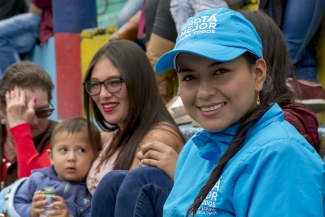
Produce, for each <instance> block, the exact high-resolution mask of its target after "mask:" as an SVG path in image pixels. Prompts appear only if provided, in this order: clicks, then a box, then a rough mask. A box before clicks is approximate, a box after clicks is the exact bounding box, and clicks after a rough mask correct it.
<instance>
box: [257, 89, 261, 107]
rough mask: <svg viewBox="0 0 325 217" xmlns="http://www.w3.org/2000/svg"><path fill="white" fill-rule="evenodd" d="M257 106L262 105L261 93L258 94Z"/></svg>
mask: <svg viewBox="0 0 325 217" xmlns="http://www.w3.org/2000/svg"><path fill="white" fill-rule="evenodd" d="M256 103H257V105H260V104H261V100H260V92H257V102H256Z"/></svg>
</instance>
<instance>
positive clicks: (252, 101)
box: [156, 9, 325, 216]
mask: <svg viewBox="0 0 325 217" xmlns="http://www.w3.org/2000/svg"><path fill="white" fill-rule="evenodd" d="M170 67H174V68H175V69H176V71H177V72H178V76H179V81H180V96H181V98H182V101H183V103H184V107H185V109H186V111H187V113H188V114H189V115H190V116H191V118H193V119H194V120H195V121H197V122H198V123H199V124H201V125H202V127H203V128H204V129H205V130H203V131H201V132H199V133H197V134H196V135H195V136H193V137H192V138H191V139H190V140H189V141H188V142H187V144H186V145H185V146H184V148H183V150H182V152H181V153H180V155H179V158H178V162H177V167H176V172H175V176H174V186H173V189H172V191H171V193H170V194H169V197H168V199H167V201H166V203H165V205H164V216H185V215H188V216H192V215H193V214H195V216H324V204H323V203H324V183H325V182H324V181H325V178H324V177H325V176H324V175H325V173H324V163H323V161H322V159H321V158H320V157H319V155H318V154H317V152H316V151H315V149H313V148H312V147H311V146H310V144H309V143H308V142H307V141H306V140H305V138H303V137H302V136H301V135H300V134H299V133H298V132H297V130H296V129H295V128H294V127H293V126H292V125H291V124H289V123H288V122H287V121H285V120H284V114H283V111H282V109H281V108H280V107H279V105H278V104H277V103H274V97H273V94H275V92H276V88H277V87H273V86H272V80H271V77H270V76H268V73H267V66H266V63H265V61H264V59H263V56H262V43H261V40H260V38H259V36H258V34H257V33H256V30H255V28H254V27H253V25H252V24H251V23H250V22H248V21H247V20H246V19H245V18H244V17H243V16H242V15H241V14H240V13H238V12H235V11H232V10H229V9H220V10H215V9H212V10H207V11H204V12H202V13H199V14H197V15H195V16H194V17H192V18H190V19H189V20H188V21H187V22H186V24H184V25H183V27H182V28H181V31H180V33H179V36H178V39H177V43H176V46H175V48H174V49H173V50H172V51H170V52H168V53H166V54H165V55H164V56H162V57H161V58H160V59H159V60H158V62H157V67H156V70H157V71H158V72H159V71H164V70H166V69H167V68H170ZM278 76H282V75H278ZM278 85H279V86H281V85H285V83H282V84H281V83H280V84H278Z"/></svg>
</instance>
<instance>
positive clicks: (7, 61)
mask: <svg viewBox="0 0 325 217" xmlns="http://www.w3.org/2000/svg"><path fill="white" fill-rule="evenodd" d="M40 21H41V17H40V16H37V15H34V14H32V13H26V14H21V15H17V16H14V17H11V18H9V19H6V20H2V21H1V22H0V79H1V78H2V76H3V73H4V72H5V70H6V69H7V68H8V67H9V66H10V65H11V64H13V63H15V62H19V61H20V57H19V54H23V53H27V52H29V51H31V50H32V48H33V46H34V45H35V42H36V40H37V39H38V28H39V24H40Z"/></svg>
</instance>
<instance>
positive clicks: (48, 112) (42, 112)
mask: <svg viewBox="0 0 325 217" xmlns="http://www.w3.org/2000/svg"><path fill="white" fill-rule="evenodd" d="M49 105H50V106H51V107H52V108H43V109H39V110H36V111H35V115H36V116H37V117H38V118H47V117H48V116H50V115H51V114H52V112H53V111H54V107H53V105H52V104H51V103H49Z"/></svg>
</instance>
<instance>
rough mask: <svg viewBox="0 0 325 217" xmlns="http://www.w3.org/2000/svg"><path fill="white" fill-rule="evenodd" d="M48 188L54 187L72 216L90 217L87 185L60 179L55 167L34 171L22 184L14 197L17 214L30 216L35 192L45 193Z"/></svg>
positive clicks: (89, 198)
mask: <svg viewBox="0 0 325 217" xmlns="http://www.w3.org/2000/svg"><path fill="white" fill-rule="evenodd" d="M47 186H54V189H55V194H56V195H59V196H61V197H63V199H64V201H65V204H66V206H67V208H68V210H69V213H70V215H71V216H73V217H78V216H90V206H91V194H90V193H89V192H88V190H87V187H86V183H84V182H78V183H70V182H64V181H62V180H60V179H58V178H57V173H56V172H55V170H54V168H53V166H51V167H47V168H43V169H39V170H35V171H33V173H32V175H31V176H30V177H29V178H28V179H27V180H26V181H25V182H24V183H23V184H22V186H21V187H20V188H19V189H18V191H17V192H16V193H15V196H14V208H15V210H16V212H17V213H18V214H19V215H20V216H30V209H31V204H32V198H33V196H34V192H35V191H38V190H42V191H44V188H45V187H47Z"/></svg>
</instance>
